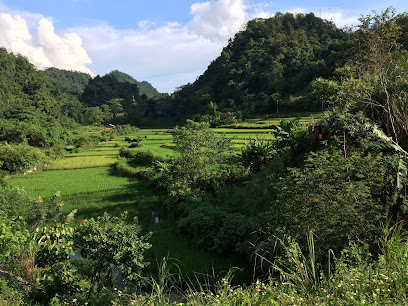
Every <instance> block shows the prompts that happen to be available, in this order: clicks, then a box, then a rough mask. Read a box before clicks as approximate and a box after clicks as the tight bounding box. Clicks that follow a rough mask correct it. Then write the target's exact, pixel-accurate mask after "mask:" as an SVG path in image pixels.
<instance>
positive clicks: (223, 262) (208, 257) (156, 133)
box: [7, 117, 314, 277]
mask: <svg viewBox="0 0 408 306" xmlns="http://www.w3.org/2000/svg"><path fill="white" fill-rule="evenodd" d="M313 120H314V118H312V117H307V118H303V119H302V122H305V124H306V123H309V122H313ZM261 122H262V123H261V124H259V122H257V121H254V122H252V123H249V122H246V125H245V128H239V126H240V125H237V126H236V127H228V128H225V127H222V128H216V129H215V132H216V133H219V134H224V135H225V136H226V137H228V138H231V139H232V147H233V148H234V149H236V152H239V150H240V149H241V148H242V146H244V145H245V142H247V141H249V140H250V139H253V138H255V137H256V136H258V137H262V138H265V139H268V140H273V135H272V134H271V131H272V129H270V128H261V127H262V126H263V125H264V124H265V127H266V126H268V127H269V126H271V125H273V124H279V120H277V119H274V120H268V121H261ZM264 122H266V123H264ZM248 127H251V128H248ZM93 132H94V133H95V132H100V131H92V130H87V131H86V132H85V133H93ZM126 137H128V138H140V139H142V140H143V141H142V146H140V147H137V148H134V149H133V150H135V151H143V150H150V151H152V152H153V153H155V154H156V155H160V156H174V155H176V154H177V152H175V151H174V150H173V148H174V143H173V137H172V133H171V130H169V129H145V130H140V131H138V132H137V133H134V134H132V135H126V136H117V137H115V138H114V139H113V140H112V141H107V142H100V143H99V144H98V145H97V147H96V148H94V149H92V150H89V151H85V152H76V153H75V152H74V150H72V148H68V149H69V150H67V152H66V154H65V158H62V159H60V160H56V161H55V162H54V163H53V164H52V165H51V166H49V167H48V168H46V170H44V171H42V172H36V173H30V174H27V175H19V176H11V177H9V178H8V179H7V181H8V183H9V184H10V185H13V186H17V187H22V188H24V189H25V190H26V191H27V192H28V193H29V194H30V195H31V196H33V197H37V196H38V195H41V196H42V197H50V196H52V195H53V194H55V193H56V192H60V193H61V196H62V199H63V201H64V203H65V205H64V207H63V212H64V213H65V214H68V213H69V212H70V211H72V210H73V209H78V213H77V216H76V222H79V221H80V220H82V219H88V218H91V217H95V216H98V215H101V214H103V213H104V212H108V213H111V214H115V215H119V214H120V213H121V212H123V211H125V210H126V211H128V212H129V215H130V217H133V216H138V218H139V222H140V224H141V225H142V227H143V228H144V231H145V232H149V231H151V232H153V236H152V238H151V243H152V244H153V248H152V250H151V251H150V261H151V262H153V263H154V262H156V258H158V259H161V258H162V257H173V258H177V260H179V262H178V264H179V266H180V268H181V269H182V271H183V272H184V273H186V274H192V273H193V272H199V273H209V274H211V275H212V274H213V272H214V271H215V272H216V274H218V273H219V272H221V271H227V270H228V269H229V268H230V267H233V266H241V265H240V259H239V258H225V257H220V256H217V255H214V254H209V253H206V252H203V251H202V250H199V249H196V248H193V247H191V244H190V241H188V239H186V238H184V237H183V236H181V235H180V234H179V233H178V232H177V229H176V224H175V221H174V220H173V219H172V218H171V217H169V216H168V215H167V212H166V209H165V205H164V203H165V202H166V194H165V193H164V192H163V191H161V190H159V189H157V188H156V187H155V186H153V185H152V184H149V183H148V182H144V181H139V180H137V179H134V178H126V177H118V176H115V175H114V174H113V171H112V165H113V164H114V163H115V162H116V161H117V160H118V157H119V150H120V148H121V147H129V146H130V144H131V143H129V142H127V141H126V140H125V139H126ZM186 250H188V251H187V252H186ZM237 277H239V275H237Z"/></svg>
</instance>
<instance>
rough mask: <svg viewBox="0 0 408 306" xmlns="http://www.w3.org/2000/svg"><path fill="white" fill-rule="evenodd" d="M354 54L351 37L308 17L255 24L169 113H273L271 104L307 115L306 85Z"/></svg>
mask: <svg viewBox="0 0 408 306" xmlns="http://www.w3.org/2000/svg"><path fill="white" fill-rule="evenodd" d="M354 52H355V51H353V41H352V39H351V33H349V32H347V31H344V30H341V29H338V28H337V27H336V26H335V25H334V23H332V22H331V21H327V20H322V19H321V18H318V17H316V16H315V15H314V14H312V13H310V14H306V15H303V14H297V15H293V14H290V13H286V14H281V13H277V14H276V15H275V16H274V17H272V18H268V19H261V18H258V19H254V20H251V21H249V22H248V24H247V25H246V28H245V30H243V31H241V32H239V33H237V34H236V35H235V37H234V39H230V40H229V43H228V45H227V46H226V47H225V48H224V49H223V50H222V52H221V54H220V56H219V57H218V58H217V59H215V60H214V61H213V62H212V63H211V64H210V65H209V66H208V68H207V70H206V71H205V72H204V74H203V75H201V76H200V77H199V78H198V79H197V80H196V81H195V82H194V83H193V84H187V85H185V86H182V87H181V89H180V90H179V91H178V92H176V93H174V94H173V99H172V101H171V103H170V104H171V105H170V106H169V109H168V111H169V112H173V114H185V115H188V114H195V113H203V112H206V111H207V109H208V105H209V103H210V102H211V101H212V102H214V103H216V104H217V105H218V110H220V111H237V110H240V111H242V112H245V113H247V114H261V113H265V112H276V104H277V102H276V100H280V102H281V103H282V109H283V108H284V107H285V106H286V108H290V107H292V108H293V107H295V108H297V110H311V109H313V107H315V104H316V103H315V102H314V101H313V100H312V98H311V97H310V95H309V94H308V93H309V92H310V87H309V84H310V82H311V81H313V80H314V79H315V78H317V77H330V76H331V75H332V74H333V72H334V70H335V69H336V68H337V67H341V66H343V65H344V63H345V62H346V61H347V59H349V58H350V57H351V56H352V55H353V54H354ZM280 105H281V104H279V106H280Z"/></svg>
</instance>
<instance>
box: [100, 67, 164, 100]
mask: <svg viewBox="0 0 408 306" xmlns="http://www.w3.org/2000/svg"><path fill="white" fill-rule="evenodd" d="M107 75H109V76H111V77H114V78H115V79H116V80H118V81H119V82H128V83H131V84H136V85H137V86H138V87H139V93H140V95H146V96H147V98H148V99H152V98H157V97H159V96H160V92H158V91H157V89H156V88H154V87H153V85H152V84H150V83H149V82H147V81H142V82H139V81H137V80H136V79H135V78H133V77H132V76H130V75H128V74H127V73H124V72H121V71H119V70H113V71H111V72H109V73H108V74H107Z"/></svg>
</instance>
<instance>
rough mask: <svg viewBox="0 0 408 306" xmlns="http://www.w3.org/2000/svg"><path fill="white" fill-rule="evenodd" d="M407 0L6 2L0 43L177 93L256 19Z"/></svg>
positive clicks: (342, 19)
mask: <svg viewBox="0 0 408 306" xmlns="http://www.w3.org/2000/svg"><path fill="white" fill-rule="evenodd" d="M389 6H393V7H394V8H395V9H396V10H397V12H398V13H402V12H405V11H408V0H370V1H369V0H339V1H330V0H326V1H323V0H308V1H305V0H303V1H300V0H284V1H282V0H281V1H275V0H274V1H265V0H208V1H204V0H116V1H112V0H109V1H107V0H58V1H55V0H0V46H1V47H5V48H7V49H8V50H9V51H11V52H13V53H19V54H22V55H24V56H25V57H27V58H28V60H29V61H30V62H31V63H33V64H34V65H35V66H36V67H37V68H38V69H45V68H47V67H56V68H59V69H67V70H75V71H81V72H86V73H89V74H91V75H92V76H95V75H101V76H102V75H104V74H106V73H109V72H110V71H112V70H115V69H117V70H120V71H122V72H125V73H128V74H130V75H131V76H133V77H134V78H135V79H137V80H138V81H148V82H150V83H151V84H152V85H153V86H154V87H156V88H157V89H158V90H159V91H160V92H168V93H171V92H173V91H174V90H176V89H177V88H178V87H180V86H183V85H185V84H187V83H189V82H190V83H192V82H194V81H195V80H196V79H197V77H198V76H200V75H201V74H202V73H203V72H204V71H205V70H206V68H207V67H208V65H209V64H210V63H211V61H213V60H214V59H216V58H217V56H218V55H219V54H220V52H221V50H222V48H223V47H225V46H226V45H227V43H228V39H229V38H233V37H234V35H235V34H236V33H237V32H238V31H240V30H243V29H244V26H245V23H246V22H247V21H248V20H251V19H253V18H257V17H260V18H268V17H271V16H273V15H274V14H275V13H276V12H282V13H285V12H291V13H295V14H296V13H309V12H313V13H314V14H315V15H316V16H318V17H322V18H324V19H328V20H332V21H334V22H335V23H336V25H337V26H338V27H341V28H342V27H344V26H355V25H357V24H358V18H359V17H360V16H361V14H363V15H367V14H370V13H371V12H372V10H375V11H377V12H382V11H384V10H385V9H386V8H387V7H389Z"/></svg>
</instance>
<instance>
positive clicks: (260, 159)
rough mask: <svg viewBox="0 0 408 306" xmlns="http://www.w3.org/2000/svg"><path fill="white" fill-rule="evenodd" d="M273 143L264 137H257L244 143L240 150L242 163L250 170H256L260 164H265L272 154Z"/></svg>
mask: <svg viewBox="0 0 408 306" xmlns="http://www.w3.org/2000/svg"><path fill="white" fill-rule="evenodd" d="M274 151H275V150H274V146H273V144H272V143H271V142H270V141H268V140H265V139H262V138H258V136H256V138H255V139H253V140H251V141H250V142H248V143H245V147H244V148H243V149H242V152H241V159H242V163H243V164H244V166H246V167H250V169H251V171H252V172H258V171H259V170H260V168H261V166H262V165H265V164H267V163H268V162H269V161H270V160H271V159H272V157H273V156H274Z"/></svg>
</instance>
